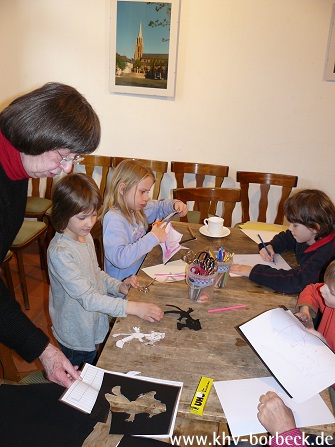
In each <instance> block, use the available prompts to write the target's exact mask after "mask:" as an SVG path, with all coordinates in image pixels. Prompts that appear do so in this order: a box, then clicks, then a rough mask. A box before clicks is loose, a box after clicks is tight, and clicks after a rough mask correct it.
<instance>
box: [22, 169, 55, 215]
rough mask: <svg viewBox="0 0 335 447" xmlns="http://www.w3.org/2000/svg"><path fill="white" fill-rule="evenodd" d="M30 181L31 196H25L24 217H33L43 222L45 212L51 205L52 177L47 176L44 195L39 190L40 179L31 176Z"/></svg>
mask: <svg viewBox="0 0 335 447" xmlns="http://www.w3.org/2000/svg"><path fill="white" fill-rule="evenodd" d="M30 182H31V188H32V189H31V196H28V198H27V205H26V212H25V217H29V218H35V219H37V220H38V221H39V222H43V219H44V217H45V213H46V212H47V211H48V209H49V208H50V207H51V206H52V201H51V189H52V182H53V179H52V178H51V177H48V178H47V179H46V185H45V192H44V195H43V194H42V192H41V190H40V183H41V182H40V179H39V178H32V179H30Z"/></svg>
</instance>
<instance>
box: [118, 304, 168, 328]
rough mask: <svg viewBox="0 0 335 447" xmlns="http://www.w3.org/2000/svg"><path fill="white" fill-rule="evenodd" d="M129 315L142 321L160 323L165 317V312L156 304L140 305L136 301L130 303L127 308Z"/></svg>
mask: <svg viewBox="0 0 335 447" xmlns="http://www.w3.org/2000/svg"><path fill="white" fill-rule="evenodd" d="M126 314H127V315H137V316H138V317H140V318H142V320H147V321H151V322H152V323H153V322H154V321H160V320H161V319H162V318H163V317H164V312H163V311H162V309H161V308H160V307H158V306H156V304H152V303H138V302H136V301H128V303H127V307H126Z"/></svg>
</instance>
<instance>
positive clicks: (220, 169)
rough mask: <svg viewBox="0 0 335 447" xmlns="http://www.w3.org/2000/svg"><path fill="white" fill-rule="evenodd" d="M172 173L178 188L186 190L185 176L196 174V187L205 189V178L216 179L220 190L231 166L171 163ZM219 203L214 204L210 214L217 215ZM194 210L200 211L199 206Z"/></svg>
mask: <svg viewBox="0 0 335 447" xmlns="http://www.w3.org/2000/svg"><path fill="white" fill-rule="evenodd" d="M171 172H173V173H174V175H175V177H176V181H177V188H185V187H187V185H185V182H184V180H185V174H195V186H196V187H197V188H200V187H204V186H205V185H204V181H205V176H206V175H208V176H213V177H215V187H216V188H220V186H221V185H222V182H223V181H224V178H225V177H228V173H229V166H223V165H213V164H207V163H193V162H189V161H171ZM216 207H217V203H215V202H213V203H212V204H211V207H210V214H215V210H216ZM194 209H196V210H197V209H198V208H197V205H196V206H195V208H194Z"/></svg>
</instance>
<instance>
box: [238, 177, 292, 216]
mask: <svg viewBox="0 0 335 447" xmlns="http://www.w3.org/2000/svg"><path fill="white" fill-rule="evenodd" d="M236 180H237V182H239V183H240V188H241V207H242V223H244V222H248V221H249V220H250V201H249V186H250V184H252V183H255V184H259V185H260V200H259V204H258V217H257V221H258V222H267V219H266V211H267V209H268V204H269V191H270V187H271V186H279V187H281V197H280V200H279V203H278V206H277V214H276V217H275V219H274V222H273V223H275V224H279V225H283V223H284V204H285V201H286V200H287V199H288V197H289V195H290V194H291V191H292V188H294V187H296V186H297V184H298V177H297V176H295V175H284V174H272V173H266V172H248V171H237V172H236Z"/></svg>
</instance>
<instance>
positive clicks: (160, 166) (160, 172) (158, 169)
mask: <svg viewBox="0 0 335 447" xmlns="http://www.w3.org/2000/svg"><path fill="white" fill-rule="evenodd" d="M127 158H128V159H129V158H131V157H113V168H116V166H118V165H119V164H120V163H121V161H123V160H125V159H127ZM131 160H136V161H139V162H140V163H142V164H143V165H145V166H148V167H149V168H151V169H152V170H153V171H154V173H155V176H156V181H155V184H154V189H153V192H152V198H153V199H154V200H158V197H159V193H160V189H161V183H162V179H163V176H164V174H165V173H166V172H167V169H168V162H167V161H159V160H145V159H143V158H131Z"/></svg>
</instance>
